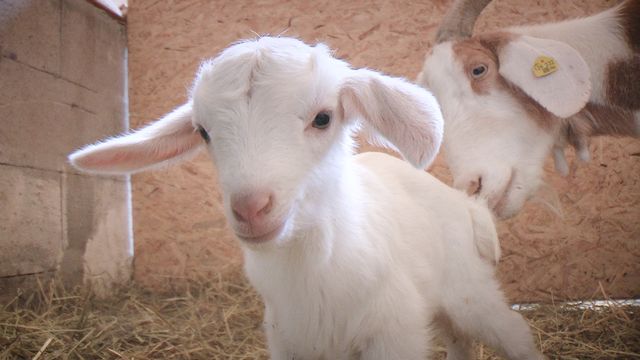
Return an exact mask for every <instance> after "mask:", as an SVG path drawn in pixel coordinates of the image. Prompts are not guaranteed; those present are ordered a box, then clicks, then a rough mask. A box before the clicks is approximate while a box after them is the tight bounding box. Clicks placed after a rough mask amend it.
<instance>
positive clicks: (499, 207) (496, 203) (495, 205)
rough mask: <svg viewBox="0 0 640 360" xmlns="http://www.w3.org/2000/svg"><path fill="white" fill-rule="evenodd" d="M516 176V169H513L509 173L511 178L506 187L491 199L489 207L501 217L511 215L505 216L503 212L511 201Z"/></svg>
mask: <svg viewBox="0 0 640 360" xmlns="http://www.w3.org/2000/svg"><path fill="white" fill-rule="evenodd" d="M514 178H515V170H513V169H511V173H510V174H509V180H508V181H507V184H506V185H505V186H504V188H503V189H502V190H501V191H500V192H499V193H498V194H497V196H494V197H492V198H491V199H489V208H491V210H492V211H493V212H494V213H495V214H496V215H498V216H499V217H501V218H504V217H509V216H504V215H505V214H503V212H504V210H505V207H506V206H507V204H508V202H509V196H510V195H511V190H512V187H513V180H514Z"/></svg>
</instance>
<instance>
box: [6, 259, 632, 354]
mask: <svg viewBox="0 0 640 360" xmlns="http://www.w3.org/2000/svg"><path fill="white" fill-rule="evenodd" d="M0 305H1V307H0V359H266V358H268V353H267V351H266V350H265V341H264V336H263V334H262V329H261V324H262V304H261V302H260V300H259V297H258V296H257V295H256V293H255V292H254V291H253V289H251V287H250V286H249V285H248V284H247V282H246V280H245V278H244V277H243V275H242V274H241V271H240V270H239V269H235V270H233V271H231V272H228V273H226V274H224V275H221V276H220V277H218V278H217V279H214V280H213V281H211V280H210V279H209V281H206V282H205V281H193V280H192V281H189V280H185V289H183V290H182V291H174V292H172V293H166V294H163V295H158V294H152V293H149V292H146V291H145V290H143V289H140V288H139V287H136V286H132V287H129V288H126V289H121V290H120V291H119V292H118V294H117V295H116V296H114V297H113V298H110V299H108V300H99V299H96V298H95V297H94V296H93V295H92V293H91V292H90V291H89V290H87V289H83V288H76V289H73V290H67V289H64V288H63V287H62V286H60V285H59V283H56V282H51V283H48V284H42V286H41V287H40V291H38V292H36V293H32V294H30V295H28V296H27V295H22V296H20V297H17V298H15V299H14V300H13V301H10V302H8V303H6V304H0ZM639 310H640V309H639V308H638V307H637V306H631V305H619V304H618V305H616V304H615V303H614V305H612V306H606V307H595V308H585V307H582V306H579V305H578V304H574V305H566V304H565V305H553V304H552V305H542V306H537V307H535V308H533V309H530V310H524V311H522V313H523V314H524V316H525V317H526V318H527V319H528V320H529V324H530V325H531V327H532V329H533V332H534V334H535V336H536V338H537V341H538V343H539V344H540V347H541V348H542V350H543V351H544V353H545V354H546V355H547V356H548V357H549V358H551V359H631V358H640V311H639ZM440 350H442V349H440ZM476 350H477V351H476V352H477V354H478V359H498V357H495V356H494V355H493V353H492V352H491V351H490V350H488V349H487V348H486V347H484V346H480V345H478V346H476ZM438 356H439V357H440V358H444V354H443V352H442V351H439V354H438Z"/></svg>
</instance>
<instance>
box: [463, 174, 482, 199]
mask: <svg viewBox="0 0 640 360" xmlns="http://www.w3.org/2000/svg"><path fill="white" fill-rule="evenodd" d="M481 190H482V176H479V177H478V179H477V180H472V181H470V182H469V185H468V186H467V194H469V195H477V194H479V193H480V191H481Z"/></svg>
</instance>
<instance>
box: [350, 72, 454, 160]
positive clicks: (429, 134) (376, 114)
mask: <svg viewBox="0 0 640 360" xmlns="http://www.w3.org/2000/svg"><path fill="white" fill-rule="evenodd" d="M340 104H341V107H342V109H343V112H344V115H345V117H346V118H351V117H359V118H361V119H362V120H364V122H365V126H366V127H368V130H373V131H374V133H376V134H379V135H380V136H382V137H383V138H384V140H386V141H382V144H390V145H392V146H391V147H392V148H394V149H395V150H398V151H399V152H400V153H401V154H402V155H403V156H404V158H405V159H407V160H408V161H409V162H410V163H411V164H412V165H414V166H415V167H417V168H424V167H426V166H427V165H428V164H430V163H431V162H432V161H433V159H434V158H435V156H436V154H437V153H438V150H439V148H440V143H441V142H442V131H443V120H442V113H441V112H440V106H439V105H438V103H437V102H436V100H435V98H434V97H433V95H431V93H429V92H428V91H427V90H425V89H423V88H420V87H418V86H417V85H413V84H410V83H409V82H407V81H405V80H402V79H399V78H393V77H389V76H385V75H382V74H379V73H376V72H374V71H371V70H365V69H360V70H354V71H353V73H352V74H351V76H348V77H347V79H346V80H345V82H344V84H343V85H342V88H341V90H340Z"/></svg>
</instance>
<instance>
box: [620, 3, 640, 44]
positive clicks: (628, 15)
mask: <svg viewBox="0 0 640 360" xmlns="http://www.w3.org/2000/svg"><path fill="white" fill-rule="evenodd" d="M618 14H619V16H620V23H621V24H622V27H623V29H624V32H625V35H626V37H627V42H628V43H629V47H630V48H631V49H633V51H640V1H638V0H628V1H625V2H624V3H623V4H622V6H620V10H618Z"/></svg>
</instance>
